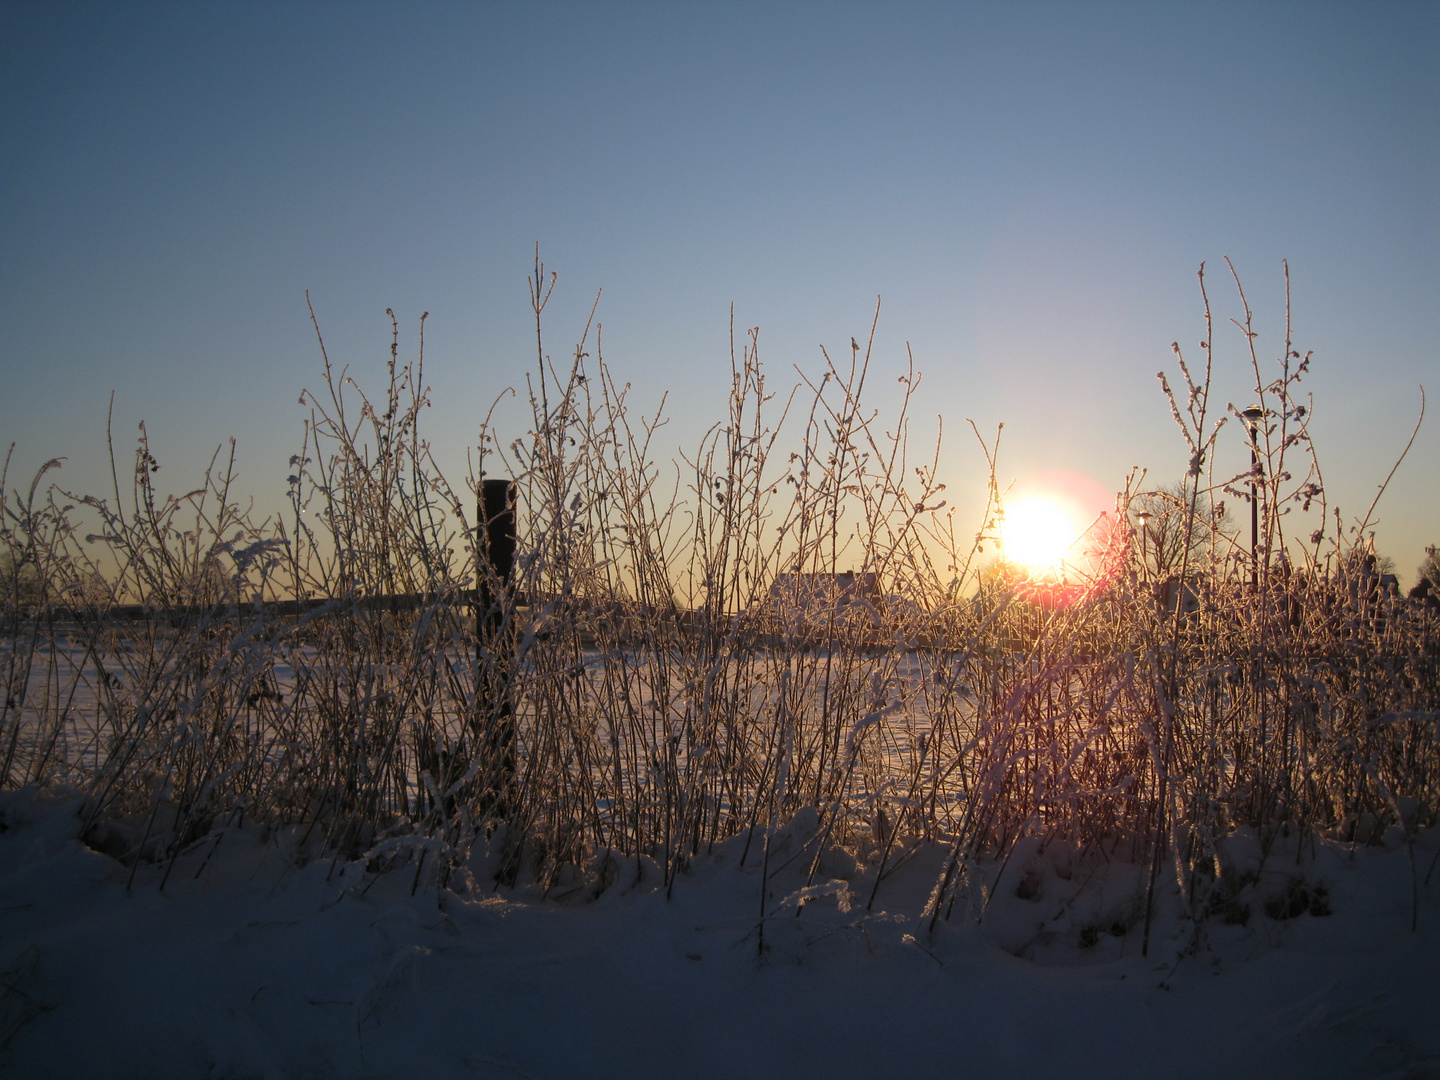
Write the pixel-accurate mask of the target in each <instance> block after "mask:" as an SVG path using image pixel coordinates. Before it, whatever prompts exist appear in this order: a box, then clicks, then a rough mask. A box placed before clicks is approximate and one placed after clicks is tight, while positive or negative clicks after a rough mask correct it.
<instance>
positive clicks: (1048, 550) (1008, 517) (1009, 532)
mask: <svg viewBox="0 0 1440 1080" xmlns="http://www.w3.org/2000/svg"><path fill="white" fill-rule="evenodd" d="M1079 532H1080V530H1079V529H1078V528H1076V526H1075V522H1074V520H1073V519H1072V518H1071V516H1070V512H1069V511H1068V510H1066V509H1065V508H1064V507H1063V506H1061V505H1060V504H1059V503H1057V502H1055V501H1054V500H1052V499H1047V498H1044V497H1041V496H1035V497H1032V498H1028V499H1021V500H1020V501H1019V502H1017V503H1014V504H1013V505H1011V506H1008V507H1006V508H1005V524H1004V526H1003V527H1002V528H1001V532H1000V538H1001V540H1002V542H1003V543H1004V550H1005V560H1006V561H1007V562H1010V563H1014V564H1019V565H1020V566H1023V567H1024V568H1026V569H1027V570H1029V571H1030V573H1031V574H1043V573H1045V572H1047V571H1052V570H1055V569H1057V568H1058V567H1059V566H1060V563H1061V561H1062V560H1063V559H1064V558H1065V556H1066V553H1067V552H1068V551H1069V549H1070V547H1071V545H1073V544H1074V543H1075V540H1076V538H1077V536H1078V535H1079Z"/></svg>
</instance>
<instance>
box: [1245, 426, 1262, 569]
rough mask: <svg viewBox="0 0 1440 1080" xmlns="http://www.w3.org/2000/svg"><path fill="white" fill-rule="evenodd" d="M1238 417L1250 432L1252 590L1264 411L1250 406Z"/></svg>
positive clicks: (1256, 565)
mask: <svg viewBox="0 0 1440 1080" xmlns="http://www.w3.org/2000/svg"><path fill="white" fill-rule="evenodd" d="M1240 415H1241V417H1242V418H1243V419H1244V421H1245V427H1246V429H1247V430H1248V431H1249V432H1250V588H1251V589H1252V590H1254V589H1257V588H1259V585H1260V562H1259V559H1258V558H1257V556H1256V549H1257V548H1258V547H1259V546H1260V502H1259V499H1258V497H1257V489H1258V487H1259V484H1258V481H1259V479H1260V445H1259V443H1258V442H1257V439H1258V437H1259V436H1258V432H1259V430H1260V424H1261V423H1262V422H1263V421H1264V419H1265V410H1264V409H1263V408H1262V407H1261V406H1259V405H1251V406H1250V408H1248V409H1246V410H1245V411H1244V412H1243V413H1241V414H1240Z"/></svg>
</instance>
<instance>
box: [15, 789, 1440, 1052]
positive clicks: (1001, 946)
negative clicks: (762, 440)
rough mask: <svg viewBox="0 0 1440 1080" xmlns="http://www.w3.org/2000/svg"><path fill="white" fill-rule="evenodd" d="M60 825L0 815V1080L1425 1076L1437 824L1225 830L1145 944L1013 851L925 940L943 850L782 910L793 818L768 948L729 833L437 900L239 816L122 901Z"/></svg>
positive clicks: (1116, 907) (1134, 896) (1077, 871)
mask: <svg viewBox="0 0 1440 1080" xmlns="http://www.w3.org/2000/svg"><path fill="white" fill-rule="evenodd" d="M78 807H79V803H78V801H77V800H76V799H75V798H73V797H64V796H50V797H44V796H37V795H36V794H35V792H34V791H32V790H28V789H27V790H25V791H21V792H10V793H6V794H4V795H0V830H3V831H0V1076H5V1077H15V1078H20V1077H86V1078H93V1077H147V1078H148V1077H177V1078H190V1077H195V1078H209V1077H214V1078H236V1080H238V1078H242V1077H267V1078H270V1077H331V1076H335V1077H425V1078H444V1077H483V1078H508V1080H515V1078H522V1077H529V1078H534V1080H539V1078H560V1077H572V1076H590V1077H602V1078H603V1077H645V1078H652V1077H712V1076H713V1077H725V1078H727V1080H739V1078H744V1077H786V1078H793V1077H809V1076H817V1077H820V1076H823V1077H832V1078H833V1077H852V1076H854V1077H892V1076H893V1077H905V1078H921V1077H972V1076H973V1077H984V1078H1003V1077H1024V1078H1035V1080H1038V1078H1041V1077H1049V1076H1063V1077H1067V1078H1075V1077H1088V1076H1097V1077H1146V1078H1157V1077H1204V1078H1207V1080H1209V1078H1233V1077H1306V1078H1322V1077H1345V1078H1355V1077H1396V1078H1400V1077H1415V1078H1419V1077H1440V868H1435V869H1434V870H1433V873H1432V872H1431V871H1432V868H1434V864H1435V862H1436V857H1437V849H1440V835H1437V834H1440V830H1437V829H1433V828H1432V829H1429V830H1426V831H1422V832H1421V833H1420V834H1419V835H1418V837H1416V838H1415V840H1414V843H1413V845H1412V844H1409V843H1407V842H1406V840H1405V838H1404V837H1403V836H1402V835H1401V834H1400V833H1399V831H1398V830H1393V829H1392V830H1391V831H1390V832H1389V833H1388V834H1386V836H1385V838H1384V842H1383V843H1376V844H1374V845H1370V846H1365V847H1358V848H1357V847H1352V846H1350V845H1345V844H1340V843H1335V842H1320V843H1317V844H1313V845H1312V844H1309V843H1306V844H1304V845H1300V844H1298V843H1297V842H1296V841H1295V840H1294V839H1291V840H1281V841H1279V842H1277V843H1276V844H1275V846H1274V847H1273V848H1272V850H1271V851H1270V852H1269V854H1268V855H1267V856H1266V858H1265V859H1264V860H1263V862H1262V860H1261V859H1260V849H1259V845H1258V843H1257V842H1253V841H1251V840H1247V839H1246V838H1244V837H1241V838H1237V839H1235V840H1233V841H1231V842H1230V843H1229V845H1228V846H1227V852H1228V860H1229V865H1227V866H1225V867H1224V872H1225V875H1226V876H1225V878H1224V879H1223V880H1226V881H1233V882H1235V883H1236V888H1235V889H1234V890H1233V891H1232V892H1231V893H1228V894H1227V899H1226V900H1225V902H1224V903H1219V902H1217V903H1216V904H1215V905H1212V906H1213V908H1214V913H1213V914H1212V915H1211V916H1210V917H1209V918H1207V919H1206V920H1204V922H1203V923H1202V924H1200V925H1199V926H1197V925H1196V924H1194V923H1192V922H1190V921H1188V919H1186V918H1185V917H1184V916H1183V915H1182V912H1183V910H1184V907H1183V905H1182V904H1181V903H1180V900H1179V897H1178V895H1177V894H1176V893H1175V890H1174V886H1173V884H1172V885H1170V886H1169V887H1168V888H1166V889H1162V890H1161V891H1160V894H1159V897H1158V902H1157V914H1156V919H1155V924H1154V927H1153V929H1152V939H1151V948H1150V955H1149V956H1148V957H1142V956H1141V955H1140V940H1141V935H1142V933H1143V896H1144V880H1145V876H1146V875H1145V872H1144V871H1142V870H1141V869H1140V868H1138V867H1136V866H1134V865H1132V864H1129V863H1127V862H1125V861H1124V859H1123V858H1121V857H1120V855H1119V853H1116V852H1097V851H1090V852H1074V851H1070V850H1068V849H1066V848H1065V847H1064V846H1063V845H1059V844H1052V845H1050V846H1049V847H1047V848H1046V849H1045V850H1043V851H1042V850H1040V849H1039V847H1038V845H1037V844H1034V843H1028V844H1023V845H1020V846H1018V847H1017V849H1016V850H1015V851H1014V852H1013V853H1012V854H1011V856H1010V858H1009V860H1008V862H1007V863H1006V864H1005V865H1004V866H1003V872H1002V867H1001V866H999V865H996V866H992V867H988V868H987V870H986V875H985V878H986V880H985V884H986V888H985V889H984V890H982V889H980V888H978V887H977V888H975V889H974V890H972V892H973V895H972V896H968V897H962V899H961V900H960V901H959V902H957V904H956V905H955V907H954V909H953V910H952V911H951V914H950V918H949V920H948V922H947V921H943V920H942V921H941V922H940V923H939V924H938V925H937V927H936V929H935V932H934V934H933V935H931V934H929V933H927V928H926V926H925V925H924V924H922V923H921V922H920V921H919V919H918V917H917V916H918V913H919V911H920V910H921V908H922V907H923V906H924V903H925V899H926V897H927V896H928V894H929V893H930V890H931V888H932V887H933V885H934V882H935V878H936V874H937V872H938V870H939V868H940V866H941V865H942V861H943V858H944V855H945V853H944V852H943V851H941V850H939V849H931V848H922V849H917V851H916V853H915V854H914V856H913V857H911V858H910V859H909V860H908V861H906V862H904V864H903V865H901V866H900V867H899V869H898V870H896V871H895V872H894V873H892V874H891V875H890V876H888V877H887V878H886V879H885V880H884V881H883V882H882V884H881V886H880V888H879V890H878V892H877V893H876V895H875V902H874V904H873V907H872V908H871V909H870V910H867V908H866V905H867V901H869V900H870V896H871V891H872V888H873V885H874V872H875V871H874V868H873V867H870V866H863V865H858V864H856V863H855V861H854V860H853V859H852V858H849V857H848V856H846V855H845V854H844V853H842V852H839V851H831V852H829V853H827V854H826V855H825V857H823V858H822V859H821V860H820V867H819V873H818V875H817V876H816V878H815V882H816V885H817V886H819V887H818V888H817V889H816V890H815V893H814V898H813V899H811V900H810V901H809V902H808V903H807V904H805V906H804V908H803V910H802V911H800V913H799V915H798V917H797V911H796V907H797V905H796V904H795V903H794V902H790V903H788V904H787V898H789V897H792V896H793V893H794V892H795V890H797V889H799V888H801V887H802V886H803V885H804V884H805V877H806V874H807V873H808V871H809V864H810V861H811V860H810V858H809V857H808V855H807V856H806V857H802V858H798V859H792V858H791V856H793V855H794V854H795V853H796V852H798V851H800V850H801V849H802V845H804V843H805V841H806V840H807V839H809V835H808V833H809V827H810V826H809V821H810V819H808V818H804V817H803V815H802V818H800V819H797V821H795V822H792V823H791V826H790V827H788V828H787V829H785V830H782V831H780V832H778V833H777V834H776V835H775V836H774V837H773V839H772V843H771V848H770V861H769V869H770V877H769V886H770V888H769V889H768V891H767V895H766V897H765V901H764V902H765V910H766V911H767V913H768V914H769V916H770V917H769V918H767V920H766V921H765V924H764V947H763V949H762V948H761V942H760V938H759V934H758V933H757V925H758V922H759V915H760V911H761V879H762V871H761V866H762V860H761V858H760V857H759V854H760V850H761V847H760V843H759V842H758V841H757V842H756V843H754V844H752V845H751V849H750V851H749V855H748V858H747V859H746V860H745V863H744V865H743V866H742V865H741V854H742V851H743V849H744V846H745V838H744V837H741V838H738V839H736V840H731V841H729V842H727V843H725V844H722V845H720V846H718V847H717V848H716V849H715V850H714V852H713V853H711V854H709V855H707V856H705V857H703V858H701V859H700V860H698V861H697V863H696V865H695V866H694V867H693V869H692V871H691V872H690V873H689V874H687V875H682V876H680V877H679V878H678V879H677V880H676V883H675V886H674V889H673V892H672V893H671V895H669V896H668V897H667V895H666V894H665V891H664V890H663V888H661V887H660V881H659V871H658V869H657V868H656V867H655V866H654V864H648V865H647V864H646V863H645V862H643V861H642V862H639V863H637V862H636V861H634V860H629V861H626V862H625V863H624V864H623V865H620V866H616V867H612V868H611V872H610V873H607V874H606V875H605V878H606V879H608V878H611V877H613V878H614V880H613V882H611V883H610V884H609V885H608V887H607V888H605V889H604V890H603V892H600V894H599V895H598V897H597V896H594V895H593V894H594V893H595V892H596V885H595V879H593V878H592V879H586V880H578V879H577V881H576V882H575V883H574V884H573V887H572V889H571V891H570V892H568V893H567V892H566V891H565V888H564V887H561V888H557V889H555V890H552V893H551V896H550V897H549V898H546V899H542V898H540V897H539V896H537V895H534V894H533V892H531V891H527V890H525V889H516V890H513V891H506V890H500V891H495V890H494V889H493V888H489V887H486V885H485V880H486V874H485V869H486V864H485V859H484V858H483V857H478V856H477V858H476V861H475V865H474V867H473V870H474V875H473V876H471V875H461V879H460V881H457V882H453V883H452V887H451V888H450V889H446V890H440V889H439V888H438V887H437V883H436V882H435V881H434V879H433V878H432V877H430V876H428V875H427V874H425V873H424V872H422V873H421V874H420V875H419V877H418V880H417V874H416V870H415V864H414V863H413V862H403V863H402V862H401V861H396V862H395V863H394V869H393V870H391V871H389V872H386V873H381V874H378V875H377V874H375V873H367V872H366V870H365V867H364V865H363V864H362V863H353V864H348V865H347V864H343V863H342V864H336V863H333V862H331V861H329V860H325V859H322V860H316V861H311V862H309V863H308V864H306V865H303V866H299V865H297V863H298V862H300V861H301V860H300V859H299V858H298V857H297V851H296V848H295V844H294V839H295V838H294V836H293V835H292V834H278V835H272V836H268V837H266V836H262V834H261V833H260V832H259V831H258V830H255V829H232V830H230V831H228V832H226V833H225V834H224V839H223V841H221V842H220V844H219V847H218V848H213V850H212V847H213V845H212V844H209V843H202V844H201V845H199V846H198V847H197V848H196V850H195V851H193V852H191V853H190V854H188V855H186V856H184V857H183V858H181V859H180V860H179V862H178V863H177V864H176V865H175V867H174V868H173V870H172V871H171V873H170V875H169V879H168V881H166V883H165V886H164V889H163V891H162V890H161V888H160V879H161V876H162V874H163V873H164V871H165V866H164V864H163V863H162V864H155V865H151V864H144V863H142V864H141V866H140V867H139V869H138V871H137V872H136V874H135V877H134V881H133V884H131V885H130V888H129V889H128V891H127V881H128V880H129V878H130V875H131V871H130V868H128V867H122V866H121V865H120V864H119V863H117V862H115V861H114V860H112V859H111V858H109V857H108V856H106V855H104V854H101V853H99V852H97V851H93V850H91V849H89V848H88V847H86V846H85V845H84V844H82V843H81V842H80V839H79V837H78V833H79V820H78V817H77V810H78ZM806 850H807V851H808V850H813V846H812V848H809V849H806ZM202 864H203V865H202ZM197 872H198V876H197ZM1427 875H1428V882H1427ZM412 886H413V887H414V892H413V895H412ZM456 889H461V890H463V891H455V890H456ZM985 895H988V896H989V897H990V900H989V903H988V907H986V909H985V910H984V913H983V919H979V918H977V915H978V914H979V906H980V905H981V904H982V903H983V902H984V901H983V897H984V896H985ZM1327 912H1328V914H1327ZM1412 919H1413V920H1414V921H1415V923H1416V927H1417V928H1416V929H1414V930H1412V929H1411V924H1412ZM1242 920H1243V921H1242Z"/></svg>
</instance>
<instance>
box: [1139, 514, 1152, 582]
mask: <svg viewBox="0 0 1440 1080" xmlns="http://www.w3.org/2000/svg"><path fill="white" fill-rule="evenodd" d="M1135 520H1136V521H1138V522H1139V523H1140V580H1141V581H1144V580H1145V579H1146V578H1147V577H1148V576H1149V575H1148V574H1147V573H1146V567H1147V565H1148V563H1149V561H1150V551H1149V545H1148V543H1147V540H1148V539H1149V538H1148V536H1147V535H1146V526H1147V525H1148V524H1149V523H1150V512H1149V511H1148V510H1141V511H1140V513H1138V514H1136V515H1135Z"/></svg>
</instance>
